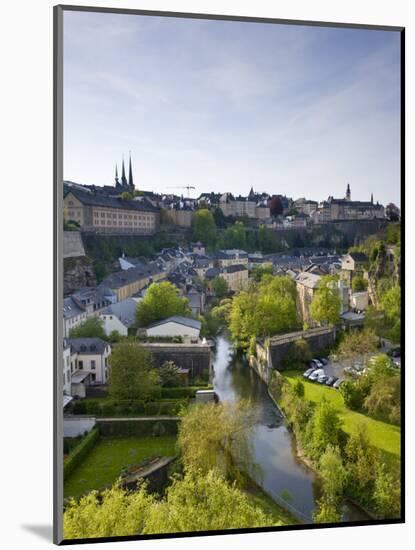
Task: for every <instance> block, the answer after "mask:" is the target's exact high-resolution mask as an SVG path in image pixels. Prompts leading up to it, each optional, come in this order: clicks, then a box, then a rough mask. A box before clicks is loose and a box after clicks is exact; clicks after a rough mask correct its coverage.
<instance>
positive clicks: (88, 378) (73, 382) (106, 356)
mask: <svg viewBox="0 0 415 550" xmlns="http://www.w3.org/2000/svg"><path fill="white" fill-rule="evenodd" d="M113 326H114V327H117V328H113V330H119V328H120V327H118V326H117V325H116V324H114V325H113ZM200 329H201V323H200V321H197V320H196V319H192V318H189V317H183V316H178V315H176V316H173V317H169V318H167V319H162V320H160V321H157V322H155V323H152V324H151V325H149V326H148V327H147V328H146V329H144V331H142V332H143V333H144V335H145V336H147V337H148V338H154V339H158V338H166V339H168V338H174V337H180V338H182V340H183V342H184V343H185V344H186V342H190V343H198V342H199V337H200ZM204 345H206V344H204ZM111 351H112V348H111V345H110V344H109V343H108V342H105V341H104V340H102V339H101V338H64V340H63V393H64V396H65V397H67V398H73V397H78V398H84V397H86V395H87V391H88V388H89V387H91V386H94V385H105V384H107V383H108V379H109V372H110V356H111ZM69 402H70V399H65V401H64V403H65V405H66V404H68V403H69Z"/></svg>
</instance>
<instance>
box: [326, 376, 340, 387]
mask: <svg viewBox="0 0 415 550" xmlns="http://www.w3.org/2000/svg"><path fill="white" fill-rule="evenodd" d="M336 380H337V376H329V377H328V379H327V381H326V386H332V385H333V384H334V382H336Z"/></svg>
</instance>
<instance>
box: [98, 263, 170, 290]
mask: <svg viewBox="0 0 415 550" xmlns="http://www.w3.org/2000/svg"><path fill="white" fill-rule="evenodd" d="M162 271H163V270H162V269H160V268H159V267H158V266H157V265H156V264H154V263H149V264H146V265H144V266H137V267H132V268H131V269H126V270H122V271H116V272H115V273H111V274H110V275H108V277H105V279H104V280H103V281H102V283H101V285H102V286H105V287H108V288H121V287H123V286H125V285H128V284H129V283H133V282H134V281H139V280H141V279H145V278H147V277H151V276H152V275H155V274H157V273H162Z"/></svg>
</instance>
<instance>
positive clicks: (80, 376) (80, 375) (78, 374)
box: [71, 370, 91, 384]
mask: <svg viewBox="0 0 415 550" xmlns="http://www.w3.org/2000/svg"><path fill="white" fill-rule="evenodd" d="M90 374H91V373H90V372H89V371H86V370H76V371H75V372H74V373H73V374H72V376H71V381H72V383H73V384H80V383H81V382H83V381H84V380H85V379H86V378H88V376H90Z"/></svg>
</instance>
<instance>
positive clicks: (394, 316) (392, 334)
mask: <svg viewBox="0 0 415 550" xmlns="http://www.w3.org/2000/svg"><path fill="white" fill-rule="evenodd" d="M380 305H381V309H382V310H383V312H384V314H385V318H386V322H387V327H388V329H389V330H388V336H389V338H390V339H391V340H392V342H394V343H396V344H398V343H400V341H401V287H400V286H394V287H392V288H390V289H389V290H388V291H387V292H385V294H384V295H383V296H382V298H381V301H380Z"/></svg>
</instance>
